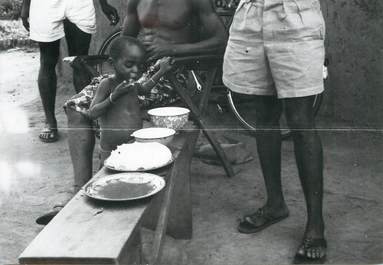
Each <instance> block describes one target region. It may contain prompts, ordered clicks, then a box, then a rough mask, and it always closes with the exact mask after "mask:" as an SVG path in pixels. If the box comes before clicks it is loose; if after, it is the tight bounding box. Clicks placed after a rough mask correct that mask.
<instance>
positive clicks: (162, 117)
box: [148, 107, 190, 130]
mask: <svg viewBox="0 0 383 265" xmlns="http://www.w3.org/2000/svg"><path fill="white" fill-rule="evenodd" d="M189 113H190V110H189V109H187V108H181V107H162V108H155V109H151V110H149V111H148V114H149V116H150V120H151V121H152V123H153V124H154V126H156V127H166V128H169V129H173V130H179V129H181V128H182V127H183V126H184V125H185V124H186V123H187V122H188V120H189Z"/></svg>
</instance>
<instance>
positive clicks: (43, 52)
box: [21, 0, 119, 142]
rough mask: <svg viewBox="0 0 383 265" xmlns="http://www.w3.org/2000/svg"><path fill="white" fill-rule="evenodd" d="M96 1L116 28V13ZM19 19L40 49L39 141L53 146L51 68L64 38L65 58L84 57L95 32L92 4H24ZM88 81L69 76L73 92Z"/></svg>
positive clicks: (50, 0)
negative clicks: (42, 125)
mask: <svg viewBox="0 0 383 265" xmlns="http://www.w3.org/2000/svg"><path fill="white" fill-rule="evenodd" d="M99 1H100V5H101V8H102V10H103V12H104V13H105V15H106V16H107V17H108V19H109V20H110V21H111V23H112V24H116V23H117V22H118V19H119V17H118V14H117V10H116V9H115V8H113V7H112V6H110V5H109V4H108V3H107V1H106V0H99ZM21 17H22V20H23V25H24V27H25V28H26V29H27V30H28V31H30V38H31V39H32V40H34V41H37V42H38V43H39V47H40V70H39V76H38V87H39V91H40V96H41V101H42V104H43V108H44V113H45V119H46V120H45V123H46V126H45V128H44V129H43V130H42V131H41V133H40V135H39V138H40V140H41V141H43V142H54V141H57V139H58V131H57V121H56V117H55V112H54V109H55V99H56V88H57V77H56V72H55V67H56V64H57V61H58V58H59V52H60V39H61V38H63V37H64V36H65V38H66V41H67V45H68V53H69V56H75V55H87V54H88V50H89V45H90V40H91V34H93V33H95V32H96V16H95V9H94V4H93V0H24V1H23V6H22V10H21ZM89 81H90V80H89V77H88V76H87V75H86V74H85V73H83V72H81V71H80V70H75V71H74V72H73V83H74V87H75V90H76V92H79V91H80V90H81V89H82V88H83V87H84V86H85V85H87V84H88V83H89Z"/></svg>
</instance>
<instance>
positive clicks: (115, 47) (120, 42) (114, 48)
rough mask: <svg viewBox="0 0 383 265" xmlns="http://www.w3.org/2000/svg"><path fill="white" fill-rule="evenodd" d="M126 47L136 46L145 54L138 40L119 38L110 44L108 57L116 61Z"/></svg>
mask: <svg viewBox="0 0 383 265" xmlns="http://www.w3.org/2000/svg"><path fill="white" fill-rule="evenodd" d="M127 46H128V47H129V46H136V47H138V48H139V49H141V50H142V52H143V53H144V54H145V47H144V46H143V45H142V43H141V42H140V41H139V40H137V39H136V38H133V37H128V36H120V37H118V38H117V39H115V40H114V41H113V42H112V45H111V46H110V50H109V56H110V57H111V58H113V59H118V57H120V55H121V52H122V51H123V50H124V48H125V47H127Z"/></svg>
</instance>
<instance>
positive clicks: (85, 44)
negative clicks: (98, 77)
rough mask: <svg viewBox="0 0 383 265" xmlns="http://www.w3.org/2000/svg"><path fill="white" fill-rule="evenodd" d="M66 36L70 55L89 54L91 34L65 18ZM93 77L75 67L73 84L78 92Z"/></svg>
mask: <svg viewBox="0 0 383 265" xmlns="http://www.w3.org/2000/svg"><path fill="white" fill-rule="evenodd" d="M64 31H65V38H66V41H67V44H68V54H69V56H79V55H88V51H89V45H90V41H91V36H92V35H91V34H88V33H85V32H83V31H81V30H80V29H79V28H78V27H77V26H76V25H75V24H73V23H72V22H70V21H69V20H64ZM90 80H91V77H90V76H89V74H88V73H87V72H86V71H85V70H82V69H78V68H74V69H73V85H74V89H75V91H76V93H79V92H80V91H81V90H82V89H83V88H84V87H85V86H87V85H88V84H89V83H90Z"/></svg>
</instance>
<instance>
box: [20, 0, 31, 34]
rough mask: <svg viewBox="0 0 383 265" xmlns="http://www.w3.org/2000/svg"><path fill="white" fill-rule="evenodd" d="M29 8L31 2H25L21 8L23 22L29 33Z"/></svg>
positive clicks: (25, 0)
mask: <svg viewBox="0 0 383 265" xmlns="http://www.w3.org/2000/svg"><path fill="white" fill-rule="evenodd" d="M29 7H30V0H24V1H23V4H22V6H21V12H20V17H21V21H22V22H23V26H24V28H25V29H26V30H27V31H29Z"/></svg>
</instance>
